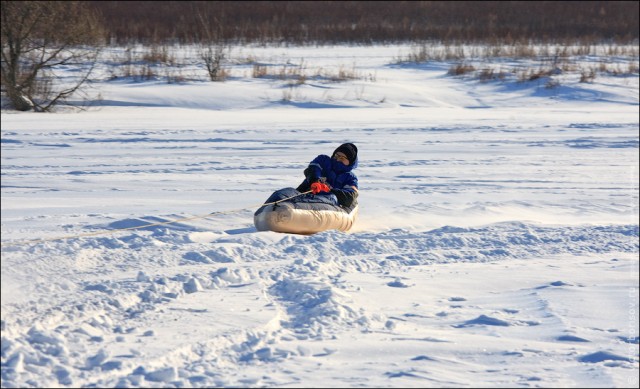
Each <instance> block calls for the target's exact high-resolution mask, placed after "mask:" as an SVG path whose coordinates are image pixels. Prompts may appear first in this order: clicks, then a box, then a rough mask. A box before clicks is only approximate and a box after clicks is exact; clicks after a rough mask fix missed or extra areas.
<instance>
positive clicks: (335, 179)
mask: <svg viewBox="0 0 640 389" xmlns="http://www.w3.org/2000/svg"><path fill="white" fill-rule="evenodd" d="M357 167H358V158H357V157H356V160H355V161H354V162H353V163H352V164H351V165H348V166H347V165H345V164H343V163H342V162H340V161H337V160H335V159H331V157H329V156H328V155H324V154H322V155H318V156H317V157H316V158H314V160H313V161H311V162H310V163H309V166H308V167H307V168H306V169H305V170H304V175H305V177H306V178H305V179H304V181H302V183H301V184H300V186H298V188H296V189H297V190H298V191H300V192H306V191H308V190H309V189H311V184H312V183H314V182H316V181H324V182H325V183H326V184H328V185H329V187H331V194H333V195H335V196H336V198H337V200H338V203H339V204H340V205H341V206H343V207H345V208H349V207H352V206H353V205H354V204H355V202H356V199H357V197H358V177H356V175H355V174H354V173H353V169H355V168H357Z"/></svg>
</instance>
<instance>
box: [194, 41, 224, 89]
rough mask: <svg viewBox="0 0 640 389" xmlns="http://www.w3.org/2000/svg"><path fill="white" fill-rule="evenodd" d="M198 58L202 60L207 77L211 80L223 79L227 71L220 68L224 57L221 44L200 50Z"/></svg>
mask: <svg viewBox="0 0 640 389" xmlns="http://www.w3.org/2000/svg"><path fill="white" fill-rule="evenodd" d="M200 58H201V59H202V60H203V61H204V64H205V67H206V68H207V73H208V74H209V79H210V80H211V81H224V80H225V79H226V78H227V76H228V72H227V71H226V70H224V69H223V68H222V61H223V60H224V59H225V54H224V48H223V47H222V46H217V47H211V46H209V47H207V48H205V49H202V50H201V51H200Z"/></svg>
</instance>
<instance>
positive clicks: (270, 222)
mask: <svg viewBox="0 0 640 389" xmlns="http://www.w3.org/2000/svg"><path fill="white" fill-rule="evenodd" d="M293 196H295V197H293ZM289 197H293V198H291V199H288V198H289ZM283 199H287V200H284V201H281V200H283ZM273 203H275V204H273ZM335 203H337V201H336V200H335V196H333V195H328V196H324V195H316V196H314V195H312V194H306V195H300V192H298V191H297V190H295V189H294V188H284V189H280V190H278V191H275V192H274V193H273V194H272V195H271V196H270V197H269V198H268V199H267V201H265V204H264V205H263V206H261V207H260V208H259V209H258V210H257V211H256V212H255V214H254V215H253V223H254V224H255V226H256V229H257V230H258V231H275V232H288V233H293V234H303V235H309V234H315V233H317V232H321V231H326V230H340V231H349V230H350V229H351V227H352V226H353V224H354V223H355V221H356V217H357V215H358V205H357V204H354V205H353V206H352V207H350V208H343V207H340V206H338V205H335Z"/></svg>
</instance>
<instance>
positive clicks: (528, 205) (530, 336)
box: [1, 46, 639, 387]
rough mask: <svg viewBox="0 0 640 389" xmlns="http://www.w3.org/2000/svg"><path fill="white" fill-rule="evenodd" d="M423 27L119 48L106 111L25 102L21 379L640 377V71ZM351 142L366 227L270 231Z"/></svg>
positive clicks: (13, 179) (506, 381)
mask: <svg viewBox="0 0 640 389" xmlns="http://www.w3.org/2000/svg"><path fill="white" fill-rule="evenodd" d="M408 50H409V49H408V48H407V47H394V46H379V47H377V46H374V47H312V48H309V47H305V48H300V47H289V48H283V47H279V48H250V47H245V48H241V49H240V48H236V49H234V51H232V52H231V54H230V56H229V58H230V60H231V61H230V62H228V63H226V65H225V66H226V71H227V72H228V73H229V74H228V78H227V80H226V81H225V82H222V83H211V82H207V81H204V79H205V78H206V75H205V73H204V70H203V68H202V66H199V65H197V64H196V63H195V61H194V62H193V63H192V65H190V66H185V67H183V68H180V69H170V68H164V70H157V74H158V77H157V79H155V80H145V81H139V80H138V81H135V80H132V79H131V78H123V77H117V78H113V79H110V77H111V76H113V75H114V73H115V74H116V75H117V74H122V71H121V70H120V69H115V70H114V68H113V67H110V66H109V65H106V63H107V62H105V65H101V66H100V67H99V71H100V72H102V74H103V79H102V81H100V82H96V83H94V84H92V87H94V88H95V89H94V90H93V92H95V93H100V95H101V98H102V100H101V101H100V103H99V104H97V105H96V106H94V107H93V108H91V109H89V110H86V111H82V112H64V111H63V112H59V113H55V114H41V113H16V112H13V111H3V112H2V117H1V118H2V323H1V325H2V387H115V386H118V387H211V386H220V387H227V386H229V387H238V386H241V387H363V386H364V387H468V386H472V387H516V386H517V387H530V386H534V387H637V386H638V370H639V369H638V358H639V352H638V310H639V307H638V252H639V242H638V239H639V238H638V216H639V211H638V200H639V198H638V193H639V190H638V179H639V178H638V168H639V156H638V140H639V119H638V117H639V112H638V111H639V110H638V107H639V105H638V103H639V97H638V93H639V89H638V74H637V73H634V74H612V73H602V72H599V73H598V74H597V76H596V77H595V78H594V79H593V80H592V82H588V83H585V82H579V81H580V72H579V71H573V72H571V71H557V72H555V74H554V75H553V76H551V78H549V77H543V78H540V79H536V80H533V81H527V82H522V81H520V80H519V78H521V77H519V76H518V75H517V74H516V73H515V72H511V70H510V69H522V68H523V67H524V68H526V67H527V66H530V67H532V68H536V67H538V66H539V64H536V63H535V61H533V60H530V63H527V62H525V61H517V60H511V61H507V60H504V59H503V60H502V61H501V63H500V68H501V69H502V71H505V70H506V71H507V73H508V74H507V75H506V76H505V77H501V78H496V79H494V80H489V81H481V80H479V79H477V78H474V76H473V74H467V75H465V76H461V77H454V76H451V75H448V74H447V73H448V71H449V69H450V68H451V67H452V66H453V65H454V64H455V63H453V62H429V63H423V64H411V63H398V61H397V59H398V58H399V57H401V56H402V53H403V52H404V53H407V51H408ZM183 53H186V54H187V55H188V54H189V53H191V56H192V57H193V56H195V54H194V53H195V51H193V50H191V51H189V50H186V49H185V50H184V52H183ZM636 53H637V50H636ZM120 55H122V54H121V53H120V54H119V53H115V54H114V53H111V58H115V57H118V56H120ZM108 58H109V57H108V56H107V59H108ZM247 58H251V61H247ZM485 61H486V60H485ZM575 61H576V62H575V63H576V64H578V65H580V66H583V68H584V69H589V68H596V69H597V68H599V66H600V64H602V63H607V64H615V63H616V61H620V63H621V64H620V65H619V66H620V68H621V69H625V68H628V67H629V64H628V59H624V58H612V57H598V56H592V57H585V58H577V59H575ZM633 61H635V63H636V64H637V63H638V62H637V61H638V59H637V57H635V58H631V62H633ZM256 64H260V66H263V68H262V69H264V68H268V69H273V70H272V73H271V75H270V76H264V77H259V78H257V77H252V72H254V71H255V69H256V68H255V67H254V66H255V65H256ZM292 64H293V65H292ZM291 66H293V72H306V73H307V77H306V78H305V79H304V80H302V81H296V80H295V79H293V78H291V79H286V77H285V79H282V78H281V77H278V76H277V75H275V74H276V73H277V72H280V73H286V72H285V71H284V69H289V67H291ZM296 66H297V70H296ZM481 66H482V64H479V65H478V64H477V65H476V67H477V68H481ZM613 66H615V65H613ZM259 69H260V68H259ZM636 69H637V65H636ZM64 71H68V72H69V73H70V74H71V75H73V69H64ZM341 71H342V73H346V74H347V75H350V76H351V77H349V78H351V79H349V80H346V81H341V82H336V81H332V80H331V76H332V75H337V74H340V72H341ZM163 72H164V73H163ZM163 74H164V76H163ZM177 74H179V75H180V76H181V77H182V78H183V79H184V80H183V81H182V82H180V83H168V82H167V81H166V79H165V78H164V77H166V76H171V77H174V78H175V77H176V75H177ZM298 80H299V78H298ZM343 142H354V143H355V144H356V145H357V146H358V147H359V150H360V154H359V158H360V165H359V168H358V169H357V170H356V173H357V174H358V177H359V180H360V199H359V200H360V215H359V219H358V221H357V223H356V224H355V227H354V229H353V230H352V231H350V232H349V233H342V232H336V231H327V232H323V233H319V234H316V235H312V236H299V235H289V234H279V233H271V232H256V230H255V228H254V226H253V212H254V211H255V210H256V209H257V208H258V207H259V205H260V204H261V203H262V202H263V201H264V200H266V198H267V197H268V196H269V195H270V194H271V193H272V192H273V191H275V190H276V189H280V188H283V187H287V186H297V184H299V183H300V181H301V180H302V179H303V174H302V171H303V169H304V168H305V167H306V165H307V163H308V162H309V161H310V160H311V159H312V158H314V157H315V156H316V155H317V154H330V153H331V152H332V151H333V150H334V149H335V148H336V147H337V146H338V145H339V144H341V143H343ZM210 213H213V214H212V215H210V216H208V217H204V216H206V215H208V214H210ZM182 218H186V219H188V220H182V221H180V222H176V223H169V224H159V225H153V226H147V227H142V228H140V229H127V230H120V231H113V230H114V229H122V228H130V227H136V226H142V225H144V224H151V223H159V222H168V221H172V220H176V219H182Z"/></svg>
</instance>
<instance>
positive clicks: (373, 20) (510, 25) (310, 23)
mask: <svg viewBox="0 0 640 389" xmlns="http://www.w3.org/2000/svg"><path fill="white" fill-rule="evenodd" d="M85 3H86V4H87V5H88V7H89V8H90V9H91V10H93V11H95V12H96V13H97V16H98V20H100V21H101V23H102V24H103V28H104V34H105V39H106V42H107V43H109V44H112V45H121V44H131V43H143V44H149V43H154V44H159V43H161V44H167V43H187V44H188V43H217V44H220V43H258V44H273V43H280V44H336V43H353V44H374V43H395V42H424V41H439V42H445V43H516V42H529V43H531V42H540V43H566V42H571V43H579V44H592V43H618V44H624V43H637V41H638V31H639V25H638V15H639V7H638V4H639V2H638V1H87V2H85Z"/></svg>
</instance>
